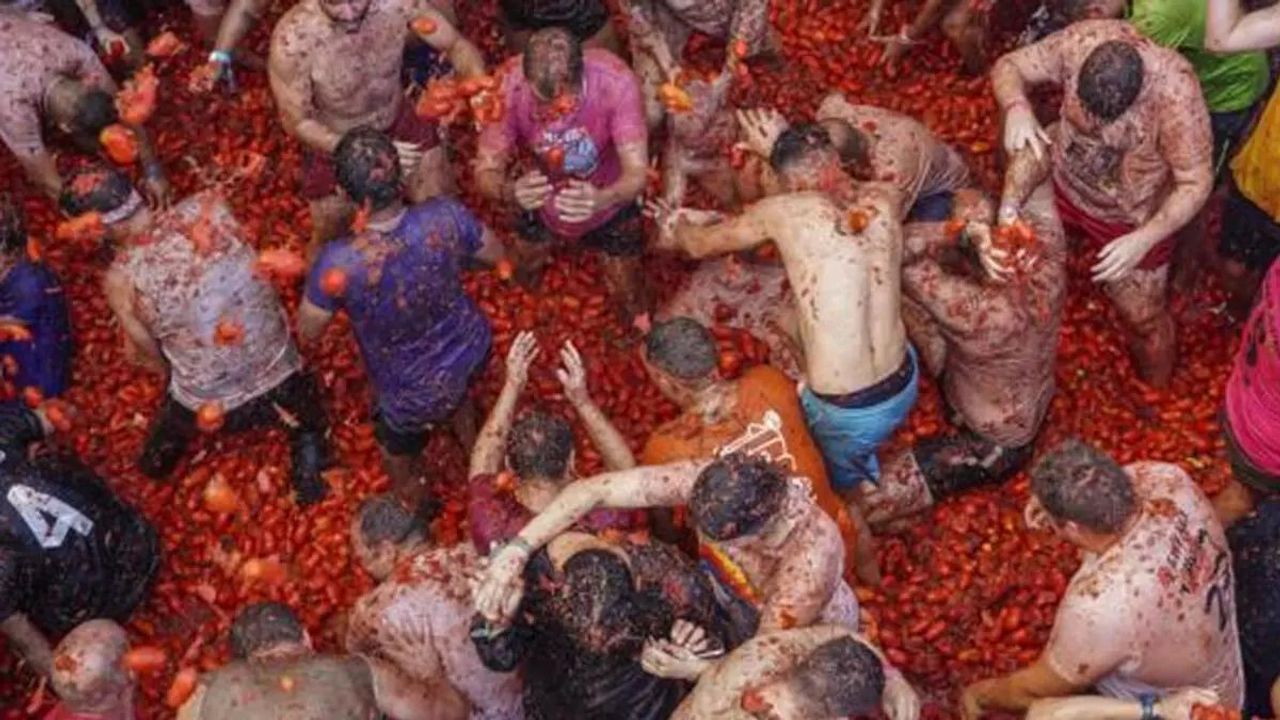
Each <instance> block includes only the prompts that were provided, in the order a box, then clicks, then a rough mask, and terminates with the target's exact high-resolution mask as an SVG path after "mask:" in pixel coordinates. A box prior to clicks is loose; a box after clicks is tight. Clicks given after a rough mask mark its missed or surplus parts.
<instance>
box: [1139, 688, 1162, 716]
mask: <svg viewBox="0 0 1280 720" xmlns="http://www.w3.org/2000/svg"><path fill="white" fill-rule="evenodd" d="M1138 702H1141V703H1142V720H1160V716H1159V715H1157V714H1156V696H1155V695H1152V694H1151V693H1143V694H1142V695H1139V696H1138Z"/></svg>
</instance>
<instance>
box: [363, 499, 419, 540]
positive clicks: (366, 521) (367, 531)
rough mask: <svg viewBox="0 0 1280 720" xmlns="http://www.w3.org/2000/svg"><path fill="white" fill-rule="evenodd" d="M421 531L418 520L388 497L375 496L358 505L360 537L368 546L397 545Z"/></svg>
mask: <svg viewBox="0 0 1280 720" xmlns="http://www.w3.org/2000/svg"><path fill="white" fill-rule="evenodd" d="M421 529H422V526H421V523H420V522H419V520H418V518H415V517H414V515H413V513H411V512H409V511H408V510H406V509H405V507H404V506H403V505H401V504H400V503H399V502H398V501H397V500H396V499H395V498H393V497H391V496H390V495H376V496H374V497H371V498H369V499H368V500H365V501H364V502H362V503H360V536H361V539H362V540H363V541H364V542H366V543H368V544H370V545H373V544H376V543H380V542H393V543H397V544H399V543H402V542H404V541H405V539H406V538H408V537H409V536H410V535H412V534H413V532H414V531H415V530H421Z"/></svg>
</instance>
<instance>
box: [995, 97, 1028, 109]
mask: <svg viewBox="0 0 1280 720" xmlns="http://www.w3.org/2000/svg"><path fill="white" fill-rule="evenodd" d="M1014 105H1026V106H1027V109H1028V110H1030V109H1031V103H1030V102H1028V101H1027V99H1026V98H1025V97H1022V96H1019V97H1016V98H1014V99H1012V100H1010V101H1009V102H1007V103H1005V104H1004V105H1001V106H1000V109H1001V110H1003V111H1005V112H1009V111H1010V110H1012V109H1013V106H1014Z"/></svg>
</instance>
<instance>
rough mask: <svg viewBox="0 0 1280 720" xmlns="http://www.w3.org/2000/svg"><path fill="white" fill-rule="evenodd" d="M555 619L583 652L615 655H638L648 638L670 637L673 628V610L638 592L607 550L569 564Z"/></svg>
mask: <svg viewBox="0 0 1280 720" xmlns="http://www.w3.org/2000/svg"><path fill="white" fill-rule="evenodd" d="M555 616H556V623H557V624H559V625H560V626H561V627H562V629H563V631H564V632H565V634H566V635H567V636H568V637H569V638H571V639H572V640H573V641H574V643H575V644H576V645H577V646H578V647H580V648H581V649H583V650H586V651H589V652H592V653H599V654H614V655H634V654H635V653H638V652H639V651H640V649H641V648H642V647H643V645H644V641H645V639H646V638H648V637H651V636H654V637H656V636H665V635H666V634H667V632H669V631H670V629H671V624H672V623H673V622H674V617H673V615H672V613H671V608H670V605H669V604H667V603H664V602H663V601H661V600H660V599H659V598H657V597H654V596H653V595H651V594H650V593H641V592H637V591H636V589H635V584H634V580H633V578H632V575H631V570H630V568H628V567H627V564H626V563H625V562H624V561H623V560H622V558H620V557H618V555H617V554H615V553H613V552H610V551H608V550H603V549H591V550H583V551H581V552H579V553H576V554H575V555H574V556H573V557H571V558H569V560H568V561H567V562H566V563H565V565H564V582H563V583H562V584H561V585H560V588H559V591H558V595H557V597H556V600H555Z"/></svg>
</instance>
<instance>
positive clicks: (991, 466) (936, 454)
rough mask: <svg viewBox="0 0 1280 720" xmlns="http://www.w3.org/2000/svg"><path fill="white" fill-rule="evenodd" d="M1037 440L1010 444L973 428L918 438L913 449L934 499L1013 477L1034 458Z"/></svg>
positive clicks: (937, 499)
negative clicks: (983, 435) (999, 442)
mask: <svg viewBox="0 0 1280 720" xmlns="http://www.w3.org/2000/svg"><path fill="white" fill-rule="evenodd" d="M1034 452H1035V448H1034V443H1027V444H1026V445H1023V446H1021V447H1016V448H1010V447H1005V446H1003V445H1000V444H998V443H995V442H993V441H991V440H988V439H986V438H984V437H982V436H981V435H978V434H977V433H975V432H973V431H972V430H967V429H965V430H961V431H960V432H959V433H958V434H956V435H946V436H935V437H927V438H923V439H921V440H919V441H918V442H917V443H916V445H915V447H914V448H912V453H913V454H914V455H915V458H916V464H918V465H919V466H920V472H921V473H923V474H924V479H925V482H926V483H927V484H928V485H929V492H930V493H931V494H932V495H933V499H934V501H935V502H936V501H939V500H942V499H943V498H946V497H951V496H952V495H955V494H957V493H961V492H965V491H967V490H972V489H974V488H976V487H981V486H985V485H994V484H996V483H999V482H1003V481H1005V480H1006V479H1008V478H1010V477H1012V476H1013V475H1014V473H1016V472H1018V471H1019V470H1021V469H1022V467H1023V466H1025V465H1026V464H1027V462H1028V461H1030V460H1031V455H1032V453H1034Z"/></svg>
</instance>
